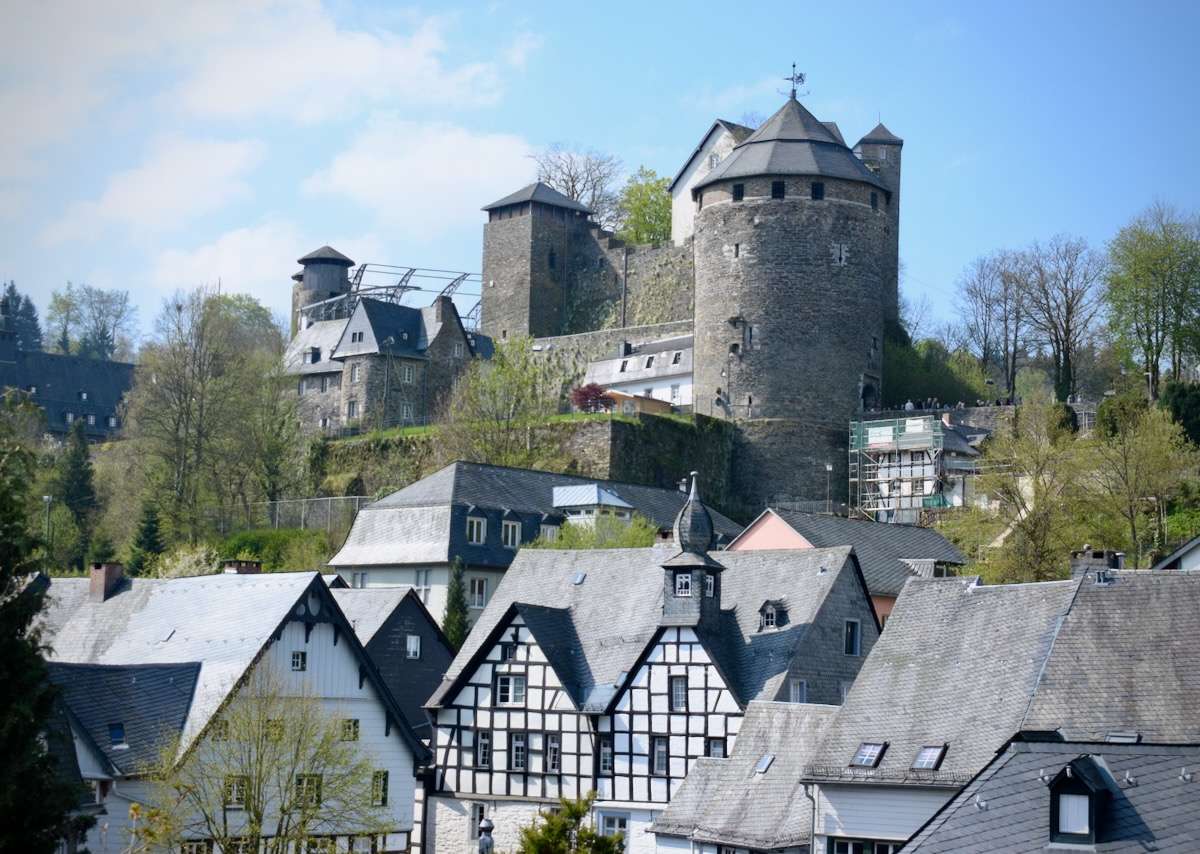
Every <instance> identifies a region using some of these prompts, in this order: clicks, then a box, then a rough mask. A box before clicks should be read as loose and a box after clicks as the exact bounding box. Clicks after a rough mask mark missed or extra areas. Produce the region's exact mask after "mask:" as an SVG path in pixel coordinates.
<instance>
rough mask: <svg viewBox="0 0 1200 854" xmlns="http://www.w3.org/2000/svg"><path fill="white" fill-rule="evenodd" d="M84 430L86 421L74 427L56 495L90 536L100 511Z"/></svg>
mask: <svg viewBox="0 0 1200 854" xmlns="http://www.w3.org/2000/svg"><path fill="white" fill-rule="evenodd" d="M83 429H84V427H83V419H82V418H81V419H79V420H78V421H76V422H75V424H74V425H73V426H72V427H71V433H70V435H69V436H68V437H67V444H66V447H65V448H64V449H63V452H62V456H60V457H59V458H58V463H57V465H56V466H55V471H54V481H53V492H54V497H55V498H56V499H58V500H59V501H61V502H62V503H63V504H64V505H66V507H67V509H69V510H70V511H71V515H72V516H74V517H75V524H76V525H77V526H78V527H79V530H80V531H81V532H83V533H84V534H85V536H86V535H87V533H88V532H89V531H90V530H91V528H90V526H89V522H90V520H91V515H92V511H93V510H94V509H95V507H96V488H95V485H94V484H93V483H92V459H91V455H90V452H89V450H88V443H87V437H86V436H85V435H84V432H83Z"/></svg>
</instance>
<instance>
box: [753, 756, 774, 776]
mask: <svg viewBox="0 0 1200 854" xmlns="http://www.w3.org/2000/svg"><path fill="white" fill-rule="evenodd" d="M774 761H775V754H774V753H764V754H763V755H762V758H761V759H759V760H758V764H757V765H755V766H754V773H755V774H766V773H767V769H768V768H770V767H771V763H772V762H774Z"/></svg>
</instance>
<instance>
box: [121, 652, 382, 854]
mask: <svg viewBox="0 0 1200 854" xmlns="http://www.w3.org/2000/svg"><path fill="white" fill-rule="evenodd" d="M341 726H342V720H341V718H340V716H335V715H333V714H330V713H329V712H327V711H326V709H325V708H324V707H323V705H322V703H321V701H320V700H319V699H317V698H315V697H313V696H310V695H308V694H305V693H300V694H296V693H295V692H294V691H288V690H286V689H285V688H284V682H283V679H282V678H280V676H279V675H278V674H274V673H272V672H271V671H269V670H268V669H267V665H265V664H261V665H259V667H258V669H257V670H256V671H255V672H254V673H253V674H252V676H251V678H250V679H249V680H248V681H247V682H246V683H245V684H244V685H243V686H242V687H240V688H239V689H238V691H237V694H236V695H235V696H234V698H233V700H232V701H231V702H230V703H229V704H227V705H226V706H225V708H224V710H223V711H222V713H221V716H220V717H219V718H217V719H215V720H214V721H213V723H212V724H211V725H210V726H209V727H208V729H207V730H206V731H205V732H204V733H203V734H202V736H201V737H200V740H199V742H198V743H197V744H195V745H194V746H190V749H185V750H181V747H183V748H188V747H189V746H188V745H180V744H179V743H178V741H173V742H172V743H168V744H167V745H166V746H165V748H164V749H163V751H162V753H161V755H160V758H159V760H158V763H157V766H156V767H155V768H153V769H151V774H150V777H151V779H152V781H153V790H152V796H151V797H150V798H149V799H148V803H151V804H154V806H153V807H146V808H144V809H142V810H141V812H142V815H141V816H140V818H141V819H142V820H141V821H139V822H138V824H137V831H136V833H137V837H138V841H140V842H141V843H143V844H144V845H145V846H147V847H148V848H150V849H152V850H162V849H167V850H172V851H176V850H179V844H180V842H182V841H183V840H186V839H211V840H213V842H214V843H216V846H217V847H218V849H219V850H221V851H232V850H237V848H236V847H235V845H236V844H237V842H238V840H242V839H248V840H250V842H251V847H250V850H253V851H259V852H263V854H292V852H293V851H299V850H301V849H302V848H304V847H305V846H307V845H308V844H309V839H310V837H317V836H323V835H334V834H337V835H346V834H347V833H350V834H353V835H356V836H363V837H367V838H370V837H372V836H378V835H381V834H383V833H385V832H386V831H387V830H388V822H387V818H388V814H387V810H386V809H385V808H384V807H383V806H381V805H378V801H379V799H380V798H379V796H380V794H381V793H382V791H383V790H382V785H383V784H382V783H381V781H379V780H377V779H376V778H375V777H374V776H373V774H374V770H375V766H374V764H373V763H372V762H371V759H370V757H368V756H367V754H366V753H365V752H364V751H363V750H362V748H361V747H360V744H361V742H359V741H356V740H344V739H343V736H342V729H341ZM397 782H398V781H397ZM235 796H240V799H241V800H242V806H241V809H229V806H228V805H229V802H230V800H231V798H233V797H235Z"/></svg>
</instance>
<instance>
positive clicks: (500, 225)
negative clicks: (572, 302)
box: [482, 182, 592, 341]
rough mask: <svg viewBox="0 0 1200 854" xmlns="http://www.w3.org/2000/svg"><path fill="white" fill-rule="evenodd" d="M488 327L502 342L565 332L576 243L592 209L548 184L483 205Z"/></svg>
mask: <svg viewBox="0 0 1200 854" xmlns="http://www.w3.org/2000/svg"><path fill="white" fill-rule="evenodd" d="M483 209H484V210H485V211H487V213H488V221H487V222H486V223H485V224H484V226H483V296H482V301H483V305H482V317H483V332H484V334H486V335H490V336H491V337H492V338H493V339H495V340H497V341H502V340H505V339H507V338H515V337H518V336H521V335H532V336H534V337H540V336H548V335H558V334H560V333H561V331H562V327H563V323H564V319H565V318H564V315H565V306H566V298H567V291H568V289H567V288H566V287H565V284H566V282H567V280H568V278H569V276H570V273H571V271H570V269H569V267H570V264H571V262H572V257H573V255H574V254H575V253H574V251H573V248H574V247H575V246H576V245H578V242H579V240H580V239H582V238H584V237H586V236H587V234H588V217H589V216H591V213H592V212H591V211H590V210H589V209H588V208H587V207H585V206H584V205H581V204H580V203H579V202H576V201H575V200H573V199H570V198H568V197H566V196H564V195H563V194H562V193H560V192H558V191H557V190H554V189H552V188H550V187H548V186H546V185H545V184H542V183H540V182H539V183H536V184H530V185H529V186H528V187H524V188H522V189H520V190H517V192H515V193H513V194H512V195H509V196H505V197H504V198H503V199H500V200H499V201H497V202H493V203H492V204H490V205H487V206H486V207H484V208H483Z"/></svg>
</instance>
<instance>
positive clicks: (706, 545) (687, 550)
mask: <svg viewBox="0 0 1200 854" xmlns="http://www.w3.org/2000/svg"><path fill="white" fill-rule="evenodd" d="M697 480H699V478H698V477H697V476H696V472H692V489H691V492H690V493H689V494H688V500H687V501H686V502H685V503H684V505H683V506H682V507H681V508H679V515H677V516H676V517H675V528H674V533H675V548H677V549H679V553H678V554H676V555H675V556H674V557H673V558H671V559H670V560H668V561H667V562H666V563H664V564H663V566H664V567H685V566H711V567H719V566H720V565H719V564H717V563H716V561H714V560H712V558H710V557H709V556H708V552H709V550H710V549H711V548H712V547H713V542H714V540H715V537H714V536H713V521H712V516H710V515H709V513H708V509H707V508H706V507H705V506H704V503H703V502H702V501H701V500H700V493H699V490H697V488H696V481H697Z"/></svg>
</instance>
